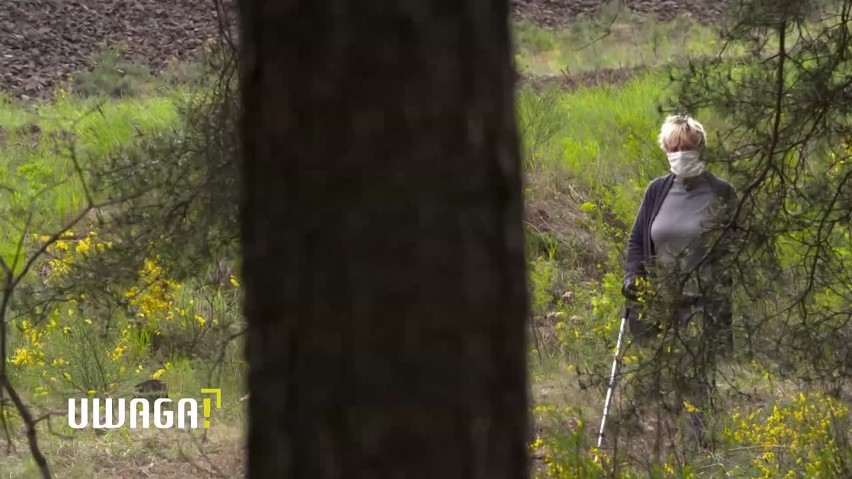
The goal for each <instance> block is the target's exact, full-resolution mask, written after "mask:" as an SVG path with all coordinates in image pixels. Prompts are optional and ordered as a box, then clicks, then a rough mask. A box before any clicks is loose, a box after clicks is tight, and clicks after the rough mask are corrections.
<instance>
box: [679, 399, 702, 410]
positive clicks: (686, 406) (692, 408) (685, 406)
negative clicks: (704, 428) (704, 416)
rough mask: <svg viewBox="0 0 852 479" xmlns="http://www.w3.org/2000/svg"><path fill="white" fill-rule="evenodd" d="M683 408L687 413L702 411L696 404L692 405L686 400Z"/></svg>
mask: <svg viewBox="0 0 852 479" xmlns="http://www.w3.org/2000/svg"><path fill="white" fill-rule="evenodd" d="M683 407H684V408H686V410H687V412H698V411H700V409H698V408H697V407H695V405H694V404H692V403H691V402H689V401H687V400H685V399H684V401H683Z"/></svg>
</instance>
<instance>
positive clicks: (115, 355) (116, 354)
mask: <svg viewBox="0 0 852 479" xmlns="http://www.w3.org/2000/svg"><path fill="white" fill-rule="evenodd" d="M125 349H127V347H126V346H124V345H121V344H119V345H117V346H116V347H115V349H114V350H113V351H112V360H113V361H118V360H119V358H121V356H122V355H123V354H124V350H125Z"/></svg>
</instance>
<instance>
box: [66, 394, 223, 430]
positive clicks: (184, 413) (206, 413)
mask: <svg viewBox="0 0 852 479" xmlns="http://www.w3.org/2000/svg"><path fill="white" fill-rule="evenodd" d="M201 394H202V395H205V394H206V395H212V396H213V397H214V398H215V399H216V409H221V408H222V390H221V389H202V390H201ZM152 402H153V406H152V404H151V403H152ZM173 404H174V401H172V400H171V399H169V398H159V399H156V400H154V401H151V400H150V399H148V398H138V397H137V398H133V399H130V400H129V401H128V400H127V399H125V398H117V399H113V398H68V425H69V426H70V427H71V428H72V429H85V428H87V427H89V418H91V419H92V421H91V422H92V423H91V427H92V429H118V428H121V427H125V425H126V426H127V427H129V428H130V429H138V428H140V427H141V428H142V429H148V428H150V427H151V416H152V415H153V417H154V427H155V428H157V429H171V428H173V427H175V426H177V428H178V429H186V428H187V422H188V423H189V428H191V429H198V400H197V399H195V398H183V399H180V400H178V401H177V408H176V409H177V410H176V411H175V408H174V407H173ZM78 405H79V407H78ZM78 410H79V416H78V413H77V411H78ZM201 412H202V417H203V418H204V428H205V429H206V428H209V427H210V413H211V398H210V397H205V398H203V399H202V401H201ZM152 413H153V414H152Z"/></svg>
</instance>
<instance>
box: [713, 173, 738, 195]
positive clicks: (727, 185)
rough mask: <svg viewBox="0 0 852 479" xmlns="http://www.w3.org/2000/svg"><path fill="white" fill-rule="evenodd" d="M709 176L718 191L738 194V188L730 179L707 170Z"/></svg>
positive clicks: (724, 193)
mask: <svg viewBox="0 0 852 479" xmlns="http://www.w3.org/2000/svg"><path fill="white" fill-rule="evenodd" d="M706 174H707V177H708V178H710V181H711V184H712V185H713V186H714V188H715V189H716V191H718V192H720V193H722V194H723V195H725V196H728V195H736V193H737V189H736V188H734V185H732V184H731V182H729V181H728V180H726V179H724V178H722V177H719V176H716V175H714V174H713V173H711V172H709V171H707V172H706Z"/></svg>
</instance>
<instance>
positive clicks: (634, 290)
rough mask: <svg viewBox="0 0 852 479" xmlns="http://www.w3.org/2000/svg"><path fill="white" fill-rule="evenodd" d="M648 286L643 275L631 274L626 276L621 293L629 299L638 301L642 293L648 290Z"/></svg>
mask: <svg viewBox="0 0 852 479" xmlns="http://www.w3.org/2000/svg"><path fill="white" fill-rule="evenodd" d="M647 287H648V285H647V283H646V282H645V278H644V277H643V276H641V275H637V274H631V275H628V276H627V278H625V280H624V284H623V285H622V286H621V294H622V295H623V296H624V297H625V298H627V300H628V301H636V302H638V301H639V298H640V297H641V296H642V294H644V293H647V292H648V290H647Z"/></svg>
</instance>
